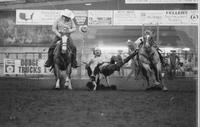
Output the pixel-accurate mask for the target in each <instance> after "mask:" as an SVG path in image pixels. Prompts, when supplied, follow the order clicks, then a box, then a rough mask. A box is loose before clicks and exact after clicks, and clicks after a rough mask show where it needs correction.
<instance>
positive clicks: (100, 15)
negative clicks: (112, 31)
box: [88, 10, 113, 26]
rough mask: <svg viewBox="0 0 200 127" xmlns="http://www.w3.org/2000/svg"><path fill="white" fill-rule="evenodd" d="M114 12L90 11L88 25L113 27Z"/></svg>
mask: <svg viewBox="0 0 200 127" xmlns="http://www.w3.org/2000/svg"><path fill="white" fill-rule="evenodd" d="M112 20H113V11H111V10H109V11H107V10H89V11H88V25H97V26H99V25H100V26H101V25H112V22H113V21H112Z"/></svg>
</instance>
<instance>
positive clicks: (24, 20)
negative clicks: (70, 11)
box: [16, 10, 61, 25]
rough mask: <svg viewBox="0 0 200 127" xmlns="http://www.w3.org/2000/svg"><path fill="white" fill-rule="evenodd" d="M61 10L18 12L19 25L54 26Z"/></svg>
mask: <svg viewBox="0 0 200 127" xmlns="http://www.w3.org/2000/svg"><path fill="white" fill-rule="evenodd" d="M60 12H61V10H16V24H17V25H52V24H53V22H54V21H55V20H56V19H57V18H58V17H59V15H60Z"/></svg>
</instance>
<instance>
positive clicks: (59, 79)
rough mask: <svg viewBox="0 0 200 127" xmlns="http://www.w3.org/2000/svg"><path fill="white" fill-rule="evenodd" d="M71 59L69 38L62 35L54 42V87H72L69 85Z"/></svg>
mask: <svg viewBox="0 0 200 127" xmlns="http://www.w3.org/2000/svg"><path fill="white" fill-rule="evenodd" d="M71 60H72V51H71V49H70V46H69V38H68V36H67V35H63V36H62V39H61V40H60V41H58V43H57V44H56V48H55V50H54V57H53V62H54V64H53V66H52V69H53V70H54V75H55V77H56V85H55V88H56V89H60V88H62V89H63V88H65V87H67V88H68V89H72V85H71V72H72V67H71Z"/></svg>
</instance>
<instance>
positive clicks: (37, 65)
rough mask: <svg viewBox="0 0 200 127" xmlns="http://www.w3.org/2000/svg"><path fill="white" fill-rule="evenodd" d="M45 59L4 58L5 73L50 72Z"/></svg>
mask: <svg viewBox="0 0 200 127" xmlns="http://www.w3.org/2000/svg"><path fill="white" fill-rule="evenodd" d="M44 63H45V60H43V59H4V74H10V75H12V74H50V73H51V72H50V70H49V69H47V68H45V67H44Z"/></svg>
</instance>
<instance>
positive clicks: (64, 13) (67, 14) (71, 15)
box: [61, 9, 75, 19]
mask: <svg viewBox="0 0 200 127" xmlns="http://www.w3.org/2000/svg"><path fill="white" fill-rule="evenodd" d="M61 16H65V17H69V18H71V19H73V18H74V17H75V16H74V13H73V12H72V11H71V10H69V9H65V10H63V11H61Z"/></svg>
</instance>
